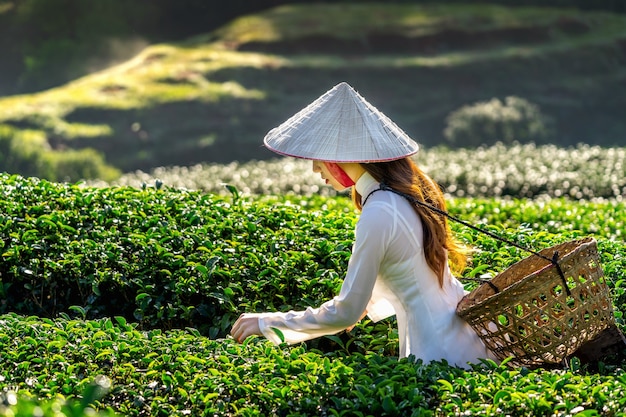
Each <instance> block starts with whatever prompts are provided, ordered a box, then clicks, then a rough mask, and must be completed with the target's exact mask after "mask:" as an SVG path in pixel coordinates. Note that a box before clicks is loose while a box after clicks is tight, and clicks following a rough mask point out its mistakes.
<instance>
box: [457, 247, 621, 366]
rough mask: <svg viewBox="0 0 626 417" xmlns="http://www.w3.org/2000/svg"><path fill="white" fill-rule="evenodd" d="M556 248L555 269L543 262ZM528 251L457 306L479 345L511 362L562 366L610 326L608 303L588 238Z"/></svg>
mask: <svg viewBox="0 0 626 417" xmlns="http://www.w3.org/2000/svg"><path fill="white" fill-rule="evenodd" d="M556 251H558V255H559V256H558V264H559V266H560V268H561V270H562V272H563V275H564V277H565V281H566V282H567V287H565V285H564V280H563V277H562V276H561V275H560V274H559V272H558V268H557V267H556V266H555V265H554V264H553V263H552V262H550V261H549V259H552V257H553V254H554V253H555V252H556ZM539 254H540V255H542V256H545V257H546V258H548V259H544V258H542V257H539V256H536V255H531V256H529V257H528V258H525V259H523V260H521V261H519V262H517V263H515V264H514V265H512V266H510V267H509V268H507V269H506V270H505V271H503V272H502V273H500V274H498V275H496V276H495V277H494V278H492V279H491V280H490V281H489V282H485V283H483V284H481V285H480V286H478V287H477V288H476V289H474V290H473V291H472V292H470V293H468V294H467V295H466V296H465V297H463V299H461V301H460V302H459V304H458V305H457V309H456V312H457V314H458V315H459V316H460V317H462V318H464V319H465V320H466V321H467V322H468V323H469V324H470V325H471V326H472V328H474V330H475V331H476V332H477V333H478V335H479V336H480V337H481V339H482V340H483V342H484V343H485V345H486V346H487V347H488V348H489V349H490V350H491V351H492V352H493V353H494V354H495V356H496V357H497V358H499V359H500V360H504V359H506V358H509V357H512V359H511V360H510V362H509V363H510V364H511V365H514V366H515V365H517V366H528V367H540V366H546V365H563V362H564V361H565V360H567V358H568V357H570V356H571V355H572V354H573V353H574V352H576V350H577V349H578V348H579V347H580V346H581V345H583V344H584V343H586V342H589V341H591V340H593V339H594V338H595V337H596V336H598V335H599V334H600V333H601V332H603V331H604V330H605V329H607V328H609V327H611V326H615V316H614V314H613V304H612V302H611V300H610V298H609V290H608V287H607V285H606V282H605V279H604V274H603V272H602V268H601V265H600V261H599V256H598V250H597V244H596V241H595V239H593V238H585V239H581V240H575V241H571V242H567V243H563V244H560V245H557V246H554V247H551V248H547V249H544V250H542V251H540V252H539Z"/></svg>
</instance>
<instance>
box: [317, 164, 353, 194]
mask: <svg viewBox="0 0 626 417" xmlns="http://www.w3.org/2000/svg"><path fill="white" fill-rule="evenodd" d="M324 165H325V166H326V169H328V172H330V173H331V175H332V176H333V177H335V179H336V180H337V182H339V184H341V185H342V186H344V187H346V188H348V187H352V186H353V185H354V181H353V180H352V178H350V177H349V176H348V174H346V171H344V170H343V168H341V167H340V166H339V165H338V164H336V163H335V162H324Z"/></svg>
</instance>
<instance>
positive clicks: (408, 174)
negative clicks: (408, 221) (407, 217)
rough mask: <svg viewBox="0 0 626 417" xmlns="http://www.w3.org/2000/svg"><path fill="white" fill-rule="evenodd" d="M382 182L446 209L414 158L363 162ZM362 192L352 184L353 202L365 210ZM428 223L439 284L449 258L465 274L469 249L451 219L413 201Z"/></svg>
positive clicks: (429, 258) (427, 241)
mask: <svg viewBox="0 0 626 417" xmlns="http://www.w3.org/2000/svg"><path fill="white" fill-rule="evenodd" d="M361 166H362V167H363V168H364V169H365V170H366V171H367V172H368V173H370V174H371V175H372V176H373V177H374V179H376V181H378V182H384V183H385V184H386V185H388V186H389V187H391V188H393V189H394V190H396V191H399V192H401V193H403V194H408V195H410V196H412V197H414V198H415V199H417V200H419V201H423V202H425V203H427V204H429V205H431V206H434V207H436V208H438V209H440V210H446V202H445V198H444V195H443V192H442V191H441V188H439V186H438V185H437V184H436V183H435V182H434V181H433V180H432V179H431V178H430V177H429V176H428V175H426V174H425V173H424V172H423V171H422V170H421V169H420V168H419V167H418V166H417V165H416V164H415V162H413V160H412V159H411V158H408V157H407V158H403V159H398V160H395V161H388V162H373V163H366V164H361ZM361 197H362V196H361V195H359V193H358V192H357V191H356V187H352V201H353V202H354V204H355V206H356V207H357V209H358V210H361V209H362V207H361ZM412 205H413V208H414V209H415V211H416V212H417V215H418V216H420V218H421V219H422V223H423V226H424V252H425V255H426V262H427V263H428V266H430V268H431V269H432V270H433V271H434V272H435V273H436V274H437V277H438V280H439V286H443V284H444V282H443V279H444V278H443V277H444V271H445V267H446V251H447V259H448V260H449V261H450V267H451V269H452V271H453V272H455V273H461V272H462V271H463V269H464V268H465V266H466V265H467V257H468V253H469V250H468V248H467V247H465V246H464V245H462V244H461V243H460V242H459V241H458V240H457V239H456V238H455V237H454V236H453V234H452V231H451V230H450V227H449V225H448V221H447V218H446V217H445V216H444V215H442V214H439V213H436V212H435V211H433V210H430V209H428V208H427V207H424V206H422V205H419V204H412Z"/></svg>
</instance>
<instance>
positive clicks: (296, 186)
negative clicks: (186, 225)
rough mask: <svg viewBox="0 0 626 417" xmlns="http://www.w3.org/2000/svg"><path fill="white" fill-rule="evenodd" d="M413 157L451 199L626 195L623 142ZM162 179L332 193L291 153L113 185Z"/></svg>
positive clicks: (257, 190)
mask: <svg viewBox="0 0 626 417" xmlns="http://www.w3.org/2000/svg"><path fill="white" fill-rule="evenodd" d="M415 161H416V162H417V163H418V165H420V167H422V169H424V171H426V172H427V173H429V174H430V175H432V176H433V178H434V179H435V180H436V181H437V182H438V183H439V184H440V185H441V186H442V187H443V188H444V189H445V191H446V192H447V193H448V194H449V195H451V196H454V197H504V196H507V197H513V198H537V197H539V196H543V197H552V198H554V197H567V198H571V199H585V200H592V199H598V198H602V199H613V198H619V199H623V198H624V197H626V148H601V147H598V146H590V145H579V146H577V147H575V148H560V147H557V146H554V145H543V146H536V145H533V144H525V145H520V144H516V145H511V146H505V145H503V144H501V143H498V144H496V145H493V146H489V147H481V148H478V149H446V148H443V147H441V148H430V149H422V150H420V151H419V153H418V154H417V155H416V156H415ZM157 180H158V181H160V182H162V183H164V184H166V185H168V186H171V187H177V188H178V187H180V188H187V189H195V190H202V191H206V192H211V193H219V194H224V193H226V191H225V190H224V184H230V185H232V186H234V187H235V188H237V189H238V190H239V191H240V192H241V193H242V194H246V195H276V194H285V193H290V194H296V195H311V194H321V195H335V193H334V192H333V191H332V189H330V188H328V187H325V186H324V185H323V183H322V182H321V180H320V178H319V176H318V175H314V174H313V173H312V172H311V163H310V162H308V161H305V160H299V159H293V158H280V159H275V160H269V161H252V162H246V163H238V162H232V163H230V164H225V165H219V164H204V165H203V164H199V165H194V166H191V167H162V168H157V169H155V170H153V171H151V172H142V171H138V172H133V173H128V174H126V175H124V176H122V177H121V178H120V179H119V180H117V181H115V183H114V185H131V186H134V187H141V186H143V185H152V184H154V183H155V181H157ZM91 184H92V185H104V186H108V185H110V184H108V183H103V182H92V183H91Z"/></svg>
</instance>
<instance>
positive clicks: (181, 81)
mask: <svg viewBox="0 0 626 417" xmlns="http://www.w3.org/2000/svg"><path fill="white" fill-rule="evenodd" d="M340 81H347V82H349V83H350V84H352V85H353V86H354V87H355V88H356V89H357V90H359V91H360V92H361V93H362V94H363V95H364V96H365V97H367V98H368V100H370V101H371V102H372V103H373V104H374V105H376V106H377V107H378V108H380V109H381V110H383V112H384V113H386V114H387V115H388V116H390V117H391V118H392V119H394V120H395V121H396V122H397V123H398V124H399V125H400V126H402V127H403V128H404V129H405V130H406V131H407V132H408V133H409V134H411V135H412V136H413V137H414V138H415V139H416V140H418V141H419V142H421V143H422V144H423V145H425V146H430V145H435V144H440V143H442V142H444V138H443V134H442V131H443V128H444V126H445V118H446V116H447V115H448V114H449V113H450V112H451V111H453V110H455V109H457V108H459V107H460V106H463V105H465V104H469V103H473V102H476V101H481V100H488V99H490V98H492V97H501V98H503V97H505V96H508V95H516V96H520V97H523V98H526V99H527V100H530V101H532V102H534V103H536V104H538V105H539V106H541V109H542V111H543V112H544V113H546V114H548V115H549V116H551V117H552V118H554V120H555V131H556V133H557V135H556V138H555V140H557V141H558V143H559V144H561V145H570V144H575V143H578V142H586V143H591V144H599V145H623V143H624V138H625V137H626V119H624V118H623V114H622V113H623V109H624V107H625V106H626V94H624V93H625V92H626V17H624V16H619V15H612V14H609V13H596V12H594V13H582V12H579V11H574V10H564V9H541V8H506V7H500V6H487V5H472V6H470V5H454V6H451V5H448V6H437V5H424V6H410V5H383V4H375V3H369V4H367V5H320V4H315V5H298V6H283V7H278V8H275V9H271V10H268V11H266V12H264V13H259V14H255V15H250V16H245V17H242V18H239V19H237V20H235V21H233V22H232V23H231V24H229V25H227V26H225V27H223V28H221V29H219V30H217V31H215V32H212V33H208V34H206V35H204V36H200V37H196V38H194V39H189V40H188V41H186V42H183V43H176V44H160V45H153V46H150V47H148V48H146V49H145V50H144V51H143V52H142V53H140V54H139V55H137V56H136V57H135V58H134V59H132V60H130V61H128V62H126V63H124V64H123V65H119V66H117V67H114V68H110V69H108V70H105V71H101V72H99V73H95V74H92V75H89V76H86V77H84V78H81V79H78V80H75V81H74V82H71V83H69V84H67V85H65V86H62V87H59V88H55V89H52V90H49V91H45V92H41V93H38V94H33V95H25V96H15V97H8V98H5V99H2V100H0V124H4V125H8V126H10V127H11V129H15V132H16V134H19V132H22V133H23V132H25V131H28V132H29V134H35V135H39V136H38V137H39V138H40V141H39V142H37V143H38V146H43V147H46V148H47V149H49V150H50V151H56V152H62V151H64V150H66V149H77V148H85V147H91V148H94V149H96V150H98V151H99V152H102V153H103V154H104V155H105V157H106V161H107V162H108V163H109V164H111V165H113V166H115V167H117V168H119V169H120V170H121V171H132V170H135V169H143V170H147V169H151V168H153V167H158V166H167V165H190V164H194V163H197V162H219V163H224V162H228V161H232V160H240V161H245V160H250V159H264V158H267V157H269V156H274V155H273V154H270V153H269V152H268V151H266V150H265V149H263V147H262V146H261V139H262V137H263V135H264V134H265V133H266V132H267V131H268V130H269V129H271V128H272V127H274V126H275V125H277V124H278V123H280V122H282V121H283V120H285V119H286V118H287V117H288V116H290V115H291V114H293V113H294V112H295V111H297V110H299V109H300V108H301V107H303V106H304V105H306V104H308V103H309V102H310V101H311V100H313V99H315V98H317V97H318V96H319V95H321V94H322V93H323V92H325V91H326V90H328V89H329V88H331V87H332V86H333V85H335V84H336V83H338V82H340Z"/></svg>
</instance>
